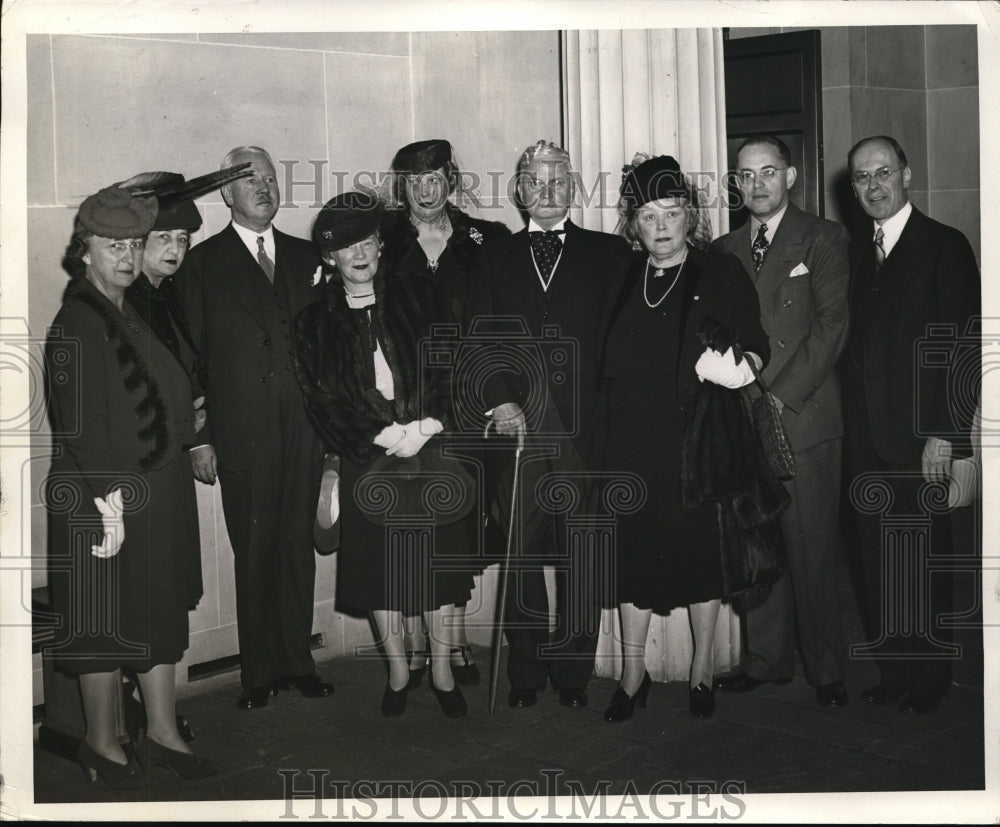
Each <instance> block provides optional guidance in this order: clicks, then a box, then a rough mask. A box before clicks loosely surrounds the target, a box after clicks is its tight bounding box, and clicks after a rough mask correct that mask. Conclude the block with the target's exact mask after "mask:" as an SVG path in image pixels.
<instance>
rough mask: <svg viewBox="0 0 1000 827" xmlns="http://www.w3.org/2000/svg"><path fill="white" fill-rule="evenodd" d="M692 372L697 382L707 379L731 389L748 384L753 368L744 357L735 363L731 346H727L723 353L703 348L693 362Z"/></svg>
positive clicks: (751, 377)
mask: <svg viewBox="0 0 1000 827" xmlns="http://www.w3.org/2000/svg"><path fill="white" fill-rule="evenodd" d="M747 358H751V357H749V356H748V357H747ZM694 372H695V373H697V374H698V381H699V382H704V381H705V380H706V379H707V380H708V381H709V382H713V383H714V384H716V385H721V386H722V387H724V388H730V389H732V390H735V389H736V388H742V387H744V386H745V385H749V384H750V383H751V382H753V379H754V376H753V370H752V369H751V368H750V365H749V363H748V362H747V361H746V359H742V360H741V361H740V363H739V364H736V357H735V356H734V355H733V349H732V348H729V349H728V350H727V351H726V352H725V353H719V351H717V350H712V349H711V348H705V352H704V353H702V354H701V356H699V357H698V361H697V362H696V363H695V366H694Z"/></svg>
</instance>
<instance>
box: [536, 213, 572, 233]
mask: <svg viewBox="0 0 1000 827" xmlns="http://www.w3.org/2000/svg"><path fill="white" fill-rule="evenodd" d="M568 219H569V216H568V215H564V216H563V217H562V220H561V221H560V222H559V223H557V224H555V225H554V226H552V227H549V229H548V230H543V229H542V228H541V227H539V226H538V224H537V223H535V219H534V218H529V219H528V232H529V233H544V232H558V231H560V230H565V229H566V221H567V220H568Z"/></svg>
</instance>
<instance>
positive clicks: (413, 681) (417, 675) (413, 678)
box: [406, 652, 431, 689]
mask: <svg viewBox="0 0 1000 827" xmlns="http://www.w3.org/2000/svg"><path fill="white" fill-rule="evenodd" d="M430 656H431V655H430V652H407V653H406V663H407V666H408V667H409V669H410V682H409V683H408V684H407V688H408V689H419V688H420V684H421V683H422V681H423V679H424V672H426V671H427V667H428V665H429V664H428V660H429V658H430ZM414 658H416V659H418V660H419V662H420V665H419V666H414V665H413V661H414Z"/></svg>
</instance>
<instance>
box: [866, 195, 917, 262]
mask: <svg viewBox="0 0 1000 827" xmlns="http://www.w3.org/2000/svg"><path fill="white" fill-rule="evenodd" d="M912 212H913V204H911V203H910V202H909V201H907V202H906V203H905V204H903V206H902V207H901V208H900V210H899V212H897V213H896V214H895V215H894V216H892V218H887V219H886V220H885V221H883V222H882V223H881V224H879V223H878V222H877V221H876V222H875V224H874V229H872V239H873V240H874V237H875V233H877V232H878V228H879V227H880V226H881V227H882V249H883V250H885V257H886V258H888V257H889V253H891V252H892V248H893V247H895V246H896V242H897V241H899V237H900V236H901V235H902V234H903V228H904V227H905V226H906V222H907V221H909V219H910V213H912Z"/></svg>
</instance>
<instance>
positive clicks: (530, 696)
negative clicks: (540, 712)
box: [507, 689, 538, 709]
mask: <svg viewBox="0 0 1000 827" xmlns="http://www.w3.org/2000/svg"><path fill="white" fill-rule="evenodd" d="M537 702H538V692H537V691H536V690H534V689H511V690H510V694H509V695H508V696H507V706H512V707H514V709H524V708H525V707H528V706H534V705H535V704H536V703H537Z"/></svg>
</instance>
